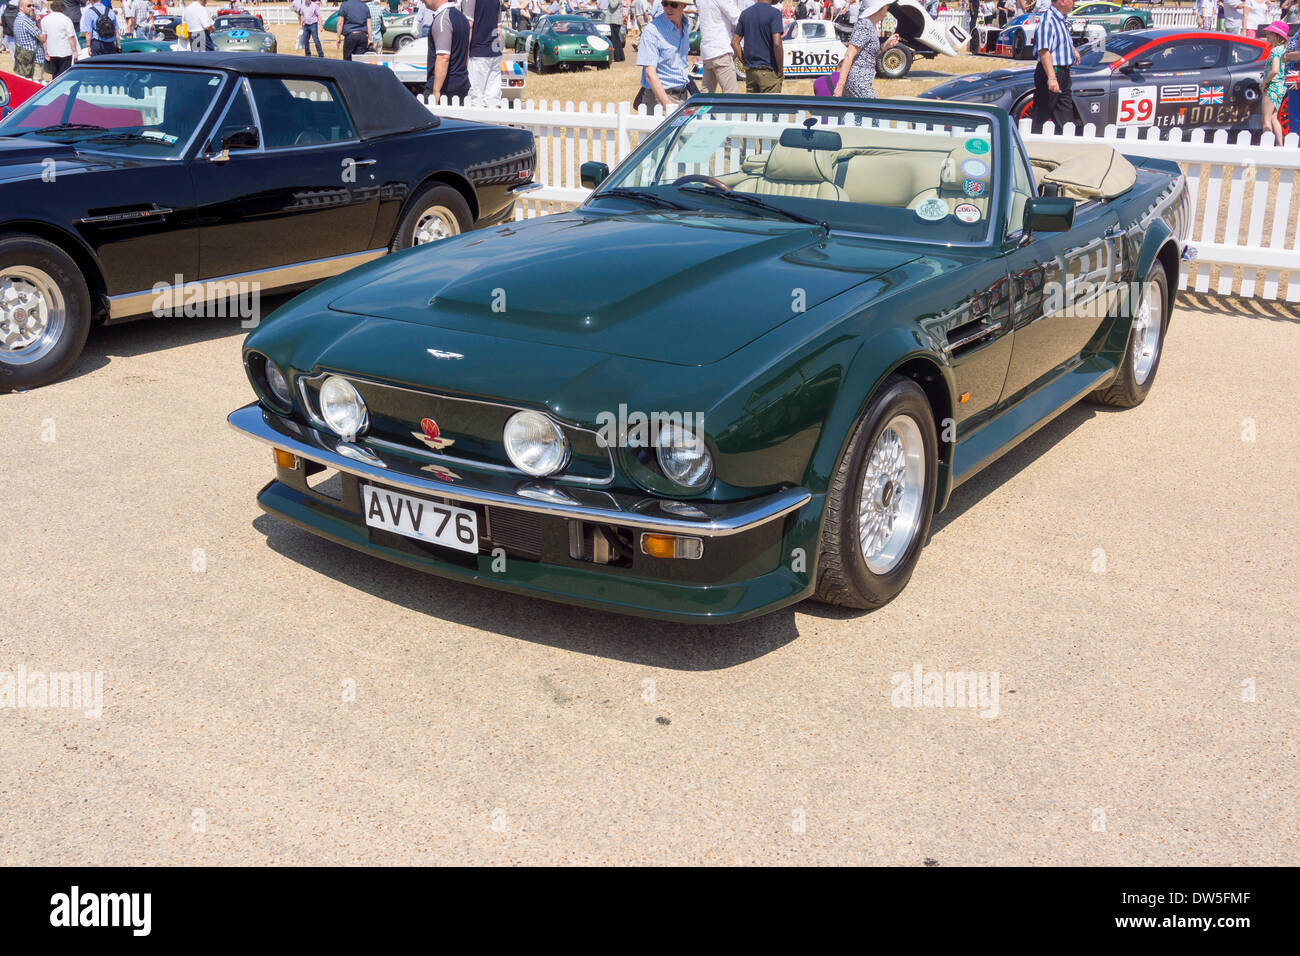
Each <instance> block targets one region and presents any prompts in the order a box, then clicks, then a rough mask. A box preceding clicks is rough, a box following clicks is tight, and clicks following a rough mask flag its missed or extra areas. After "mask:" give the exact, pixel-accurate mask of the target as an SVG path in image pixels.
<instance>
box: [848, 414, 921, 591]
mask: <svg viewBox="0 0 1300 956" xmlns="http://www.w3.org/2000/svg"><path fill="white" fill-rule="evenodd" d="M924 493H925V443H924V442H923V441H922V439H921V429H920V427H918V425H917V424H916V422H915V420H913V419H912V418H910V417H908V416H907V415H895V416H894V417H893V418H892V419H891V420H890V422H889V424H888V425H886V426H885V429H884V431H882V432H881V433H880V437H879V438H877V439H876V444H875V447H873V448H872V449H871V456H870V457H869V458H868V459H867V468H866V473H865V474H864V475H863V476H862V494H861V495H860V496H859V502H858V542H859V544H860V546H861V548H862V556H863V558H865V559H866V562H867V567H868V568H870V569H871V571H872V572H873V573H874V574H886V573H888V572H889V571H891V570H893V568H894V567H895V566H896V565H897V564H898V563H899V562H900V561H902V559H903V556H904V555H905V554H906V553H907V550H908V548H909V547H911V544H912V540H913V539H914V538H915V537H916V532H917V529H918V528H919V527H920V524H921V505H922V497H923V496H924Z"/></svg>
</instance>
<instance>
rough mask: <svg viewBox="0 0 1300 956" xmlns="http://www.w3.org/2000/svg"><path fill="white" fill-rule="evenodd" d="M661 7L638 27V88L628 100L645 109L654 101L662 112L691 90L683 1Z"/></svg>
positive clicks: (674, 0)
mask: <svg viewBox="0 0 1300 956" xmlns="http://www.w3.org/2000/svg"><path fill="white" fill-rule="evenodd" d="M663 8H664V12H663V13H661V14H659V16H657V17H655V18H654V19H653V20H651V21H650V22H649V23H648V24H646V28H645V29H644V30H642V31H641V39H640V41H639V42H640V46H639V47H638V48H637V51H636V65H637V66H639V67H641V89H640V90H639V91H638V92H637V94H636V99H634V100H633V101H632V108H633V109H636V108H637V107H639V106H641V105H643V104H644V105H645V107H646V109H652V108H653V107H654V105H655V104H656V103H658V104H659V105H661V106H662V107H663V108H664V112H672V110H673V108H674V107H675V106H677V105H678V104H679V103H683V102H685V100H686V97H688V96H690V94H691V88H690V81H689V80H688V78H687V76H686V56H687V54H689V53H690V50H691V39H690V35H689V33H688V32H687V30H686V3H685V2H684V0H663ZM779 16H780V15H779V14H778V17H779Z"/></svg>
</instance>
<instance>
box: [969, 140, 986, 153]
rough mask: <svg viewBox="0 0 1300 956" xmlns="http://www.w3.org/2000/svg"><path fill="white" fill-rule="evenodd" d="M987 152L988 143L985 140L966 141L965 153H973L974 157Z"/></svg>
mask: <svg viewBox="0 0 1300 956" xmlns="http://www.w3.org/2000/svg"><path fill="white" fill-rule="evenodd" d="M988 151H989V142H988V140H986V139H968V140H966V152H968V153H974V154H975V155H976V156H983V155H984V154H985V153H987V152H988Z"/></svg>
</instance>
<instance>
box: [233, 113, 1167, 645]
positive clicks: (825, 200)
mask: <svg viewBox="0 0 1300 956" xmlns="http://www.w3.org/2000/svg"><path fill="white" fill-rule="evenodd" d="M582 173H583V178H584V181H585V182H586V183H587V184H588V185H591V186H594V187H596V188H595V191H594V192H593V193H592V194H591V195H590V197H589V198H588V199H587V200H586V201H585V202H583V203H582V205H580V206H579V207H578V208H577V209H575V210H573V211H572V212H567V213H562V214H558V215H553V216H547V217H543V218H538V219H530V220H526V221H523V222H513V223H510V224H507V225H498V226H492V227H490V228H488V229H485V230H480V231H477V232H472V233H468V234H465V235H462V236H457V237H454V238H449V239H445V240H442V241H440V242H437V243H434V244H433V245H432V246H431V247H427V248H425V247H422V248H418V249H414V250H411V251H409V252H405V253H399V254H397V255H393V256H389V257H387V258H385V259H383V260H381V261H378V262H375V263H373V264H368V265H366V266H363V267H361V268H359V269H357V270H354V271H352V272H350V273H347V274H345V275H342V276H339V277H338V278H336V279H333V280H331V281H329V282H326V283H325V284H323V285H320V286H317V287H316V288H315V289H313V290H311V291H310V292H308V293H306V294H305V295H302V296H301V297H299V298H298V299H296V300H295V301H294V302H292V303H290V304H288V305H286V306H284V307H283V308H281V309H280V310H279V312H277V313H276V315H275V316H273V317H272V318H271V319H270V320H269V321H267V322H266V323H264V324H263V325H262V327H261V328H259V329H257V330H256V331H254V332H253V333H252V334H251V335H249V337H248V339H247V340H246V342H245V346H244V363H245V366H246V369H247V372H248V375H249V378H250V380H251V383H252V387H253V390H254V392H255V393H256V396H257V401H256V402H254V403H253V404H250V405H248V406H246V407H244V408H242V409H239V410H237V411H235V412H234V413H232V414H231V416H230V421H231V423H232V424H233V425H234V426H235V427H236V428H238V429H240V430H242V431H244V432H246V433H247V434H248V435H250V436H252V437H253V438H256V439H258V440H260V441H262V442H264V443H266V444H267V445H270V446H272V447H273V448H274V450H275V451H274V461H275V466H276V468H275V477H274V480H272V481H271V482H270V483H269V484H268V485H267V486H266V487H265V488H264V489H263V490H262V492H261V494H260V496H259V499H258V500H259V502H260V504H261V505H262V507H263V508H265V509H266V510H267V511H269V512H271V513H273V514H276V515H279V516H280V517H282V518H284V519H287V520H288V521H291V522H293V523H295V524H297V525H300V526H301V527H303V528H306V529H307V530H309V531H311V532H313V533H315V534H318V535H321V536H323V537H325V538H328V539H330V540H333V541H335V542H338V543H340V544H344V545H347V546H349V547H352V548H356V549H359V550H361V551H364V552H367V553H369V554H373V555H378V556H381V557H384V558H386V559H388V560H391V561H394V562H397V563H400V564H404V565H409V566H411V567H414V568H420V569H423V570H426V571H431V572H434V573H436V574H440V575H444V576H446V577H450V578H456V579H459V580H463V581H472V582H477V583H479V584H484V585H488V586H492V587H498V588H502V589H505V590H509V591H515V592H519V593H522V594H527V595H532V596H536V597H542V598H548V599H554V600H560V601H567V602H572V603H576V604H581V605H588V606H593V607H603V608H610V609H614V610H618V611H622V612H627V613H633V614H644V615H649V616H655V617H662V618H669V619H676V620H688V621H690V620H693V621H706V622H713V621H735V620H739V619H743V618H746V617H750V616H753V615H757V614H761V613H764V612H768V611H771V610H773V609H775V608H779V607H782V606H784V605H788V604H791V603H793V602H795V601H799V600H802V599H804V598H810V597H816V598H818V599H820V600H823V601H827V602H830V603H834V604H839V605H844V606H847V607H852V608H873V607H879V606H881V605H882V604H884V603H885V602H887V601H889V600H891V599H892V598H894V597H895V596H896V595H897V594H898V593H899V592H900V591H902V589H903V587H904V586H905V585H906V583H907V581H908V579H909V577H910V576H911V574H912V569H913V567H914V566H915V564H916V562H917V560H918V556H919V554H920V551H921V549H922V547H923V545H924V544H925V542H926V538H927V536H928V534H929V529H930V522H931V518H932V516H933V515H934V513H935V512H936V511H939V510H941V509H942V508H943V507H944V506H945V505H946V504H947V502H948V500H949V496H950V495H951V493H952V490H953V488H955V487H956V486H957V485H959V484H961V483H962V482H964V481H967V480H968V479H970V478H971V476H972V475H975V474H976V473H977V472H979V471H980V470H981V469H982V468H984V467H985V466H986V465H988V464H990V463H991V462H993V461H994V460H996V459H997V458H998V457H999V456H1000V455H1003V454H1005V453H1006V452H1007V451H1008V450H1009V449H1012V448H1014V447H1015V446H1016V445H1017V444H1018V443H1019V442H1021V441H1023V440H1024V439H1025V438H1026V437H1028V436H1029V435H1031V434H1033V433H1034V432H1035V431H1036V430H1037V429H1038V428H1040V427H1041V426H1042V425H1044V424H1045V423H1046V422H1048V421H1050V420H1051V419H1052V418H1053V417H1054V416H1056V415H1058V414H1059V413H1061V412H1062V411H1063V410H1065V409H1067V408H1069V407H1070V406H1071V405H1073V404H1074V403H1076V402H1078V401H1079V400H1081V399H1088V400H1091V401H1096V402H1101V403H1104V404H1107V405H1112V406H1118V407H1130V406H1134V405H1137V404H1138V403H1140V402H1141V401H1142V400H1143V399H1144V398H1145V397H1146V395H1147V392H1148V390H1149V389H1150V388H1151V387H1152V383H1153V382H1154V380H1155V377H1156V372H1157V369H1158V368H1159V363H1160V355H1161V347H1162V345H1163V341H1164V334H1165V330H1166V327H1167V324H1168V321H1169V316H1170V311H1171V306H1172V298H1173V293H1174V290H1175V289H1176V287H1177V277H1178V270H1179V260H1180V257H1181V256H1182V255H1183V252H1184V246H1185V241H1186V238H1187V233H1188V227H1189V219H1188V212H1189V201H1188V193H1187V188H1186V182H1185V180H1184V176H1183V174H1182V172H1181V171H1180V169H1179V167H1178V166H1177V165H1176V164H1174V163H1171V162H1166V161H1162V160H1153V159H1140V158H1125V157H1124V156H1123V155H1121V154H1119V153H1117V152H1116V151H1115V150H1113V149H1112V148H1110V147H1109V146H1105V145H1100V144H1087V143H1082V142H1076V141H1062V142H1060V143H1052V144H1049V145H1045V146H1037V145H1035V146H1034V147H1033V148H1031V149H1028V150H1027V149H1026V147H1025V145H1024V144H1023V143H1022V142H1021V139H1020V137H1019V134H1018V132H1017V131H1016V129H1015V128H1014V127H1013V125H1012V123H1011V121H1010V118H1009V116H1008V115H1007V113H1006V112H1004V111H1002V110H998V109H994V108H990V107H982V106H977V105H969V104H965V103H961V104H956V103H942V102H935V103H926V102H913V101H908V102H904V101H897V102H891V101H888V100H839V99H837V100H833V101H832V100H813V99H810V98H807V97H790V96H786V97H782V96H758V95H752V96H720V95H718V96H702V97H696V98H694V99H692V100H690V101H689V102H688V103H687V104H686V105H685V106H683V107H682V108H680V109H679V110H678V111H677V112H676V113H675V114H674V115H673V116H672V117H670V118H669V119H668V120H667V121H665V122H664V123H663V124H662V125H661V126H660V127H659V128H658V130H657V131H655V132H654V133H653V134H652V135H650V136H648V137H647V138H646V139H645V140H644V141H643V142H642V143H641V145H640V146H639V147H638V148H637V149H636V150H635V151H634V152H633V153H632V154H631V155H630V156H629V157H628V158H627V159H626V160H625V161H624V162H623V163H621V164H620V165H619V166H618V168H617V169H615V170H614V171H613V172H612V173H610V172H609V171H608V170H607V169H606V168H605V167H604V166H603V165H602V164H599V163H586V164H584V166H583V170H582ZM593 262H596V263H599V264H601V268H599V269H595V270H593V269H592V264H593ZM1107 467H1109V465H1107V464H1106V463H1104V462H1098V463H1097V480H1099V481H1100V480H1104V479H1105V469H1106V468H1107ZM986 559H987V556H985V557H984V558H981V560H986Z"/></svg>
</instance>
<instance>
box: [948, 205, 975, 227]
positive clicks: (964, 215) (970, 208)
mask: <svg viewBox="0 0 1300 956" xmlns="http://www.w3.org/2000/svg"><path fill="white" fill-rule="evenodd" d="M952 214H953V215H954V216H956V217H957V218H958V219H959V220H960V221H961V222H967V223H969V222H979V221H980V207H979V206H977V205H975V204H974V203H973V202H959V203H958V204H957V208H956V209H954V210H953V211H952Z"/></svg>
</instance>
